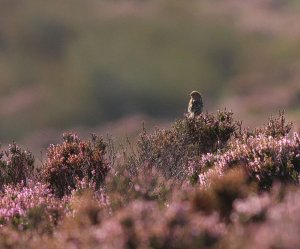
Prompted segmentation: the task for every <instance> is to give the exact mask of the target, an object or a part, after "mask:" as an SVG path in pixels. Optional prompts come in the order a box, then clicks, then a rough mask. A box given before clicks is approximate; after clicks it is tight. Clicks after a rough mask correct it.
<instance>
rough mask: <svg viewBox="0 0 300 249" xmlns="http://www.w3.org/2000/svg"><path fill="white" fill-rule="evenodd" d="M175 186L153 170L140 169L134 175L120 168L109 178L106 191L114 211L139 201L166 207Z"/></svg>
mask: <svg viewBox="0 0 300 249" xmlns="http://www.w3.org/2000/svg"><path fill="white" fill-rule="evenodd" d="M175 185H176V184H175V182H174V181H172V180H167V179H166V178H164V177H163V176H162V175H161V173H160V172H157V171H156V170H155V169H153V168H142V169H139V170H138V172H137V173H136V174H134V175H133V174H131V173H129V171H128V170H127V169H124V168H120V169H119V170H118V171H116V172H111V173H110V174H109V175H108V176H107V178H106V186H105V189H106V190H107V193H108V196H109V201H110V204H111V207H112V209H113V210H116V209H119V208H121V207H124V206H126V205H127V204H128V203H130V202H131V201H133V200H137V199H139V200H146V201H156V202H157V203H159V204H160V205H164V204H166V202H167V200H168V198H170V195H171V193H172V189H173V188H174V187H175ZM177 185H179V184H177ZM176 187H177V186H176Z"/></svg>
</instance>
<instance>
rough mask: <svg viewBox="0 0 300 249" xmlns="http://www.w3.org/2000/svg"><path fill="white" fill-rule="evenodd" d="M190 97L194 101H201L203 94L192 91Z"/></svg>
mask: <svg viewBox="0 0 300 249" xmlns="http://www.w3.org/2000/svg"><path fill="white" fill-rule="evenodd" d="M190 96H191V98H192V99H194V100H199V99H201V94H200V93H199V92H197V91H192V92H191V93H190Z"/></svg>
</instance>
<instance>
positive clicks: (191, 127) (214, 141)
mask: <svg viewBox="0 0 300 249" xmlns="http://www.w3.org/2000/svg"><path fill="white" fill-rule="evenodd" d="M232 116H233V113H232V112H228V111H226V110H225V111H219V112H218V113H217V114H216V115H213V114H210V113H204V114H201V115H199V116H197V117H195V118H189V117H185V118H184V119H182V120H178V121H177V122H175V124H174V125H173V127H172V128H171V129H169V130H159V129H156V130H155V132H154V133H153V134H148V133H147V132H146V131H145V129H144V130H143V132H142V134H141V136H140V140H139V142H138V149H139V151H138V157H139V158H138V160H137V162H138V164H139V165H140V164H143V163H145V162H147V163H149V165H153V166H154V167H156V168H157V169H158V170H160V171H161V172H162V173H163V174H164V175H165V176H166V177H167V178H170V177H175V178H178V179H184V178H185V177H186V175H187V168H186V166H187V164H188V161H189V160H190V159H191V158H194V157H197V156H199V155H200V154H201V153H206V152H215V151H216V150H218V149H220V148H223V147H224V146H225V145H226V143H227V141H228V140H229V139H230V137H231V136H232V135H233V134H234V132H235V131H236V129H237V127H238V123H237V122H236V121H234V120H233V117H232Z"/></svg>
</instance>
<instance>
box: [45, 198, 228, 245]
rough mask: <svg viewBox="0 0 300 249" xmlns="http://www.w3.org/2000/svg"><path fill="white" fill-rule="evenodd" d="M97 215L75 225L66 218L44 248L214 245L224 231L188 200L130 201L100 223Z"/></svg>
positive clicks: (215, 220)
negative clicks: (161, 202) (164, 204)
mask: <svg viewBox="0 0 300 249" xmlns="http://www.w3.org/2000/svg"><path fill="white" fill-rule="evenodd" d="M88 213H90V212H88ZM95 214H97V215H95ZM98 215H99V211H97V212H95V213H94V212H93V215H92V216H89V218H87V219H86V221H85V223H84V224H85V225H84V224H83V223H82V222H84V221H83V220H82V219H80V220H78V221H77V222H78V223H77V224H76V222H75V223H72V222H71V223H69V222H70V220H66V221H65V223H64V224H62V226H61V229H60V230H59V236H56V237H54V238H52V239H51V242H50V243H51V244H50V245H49V246H48V248H68V246H69V248H78V247H79V246H80V248H108V249H115V248H119V249H128V248H136V249H144V248H145V249H147V248H148V249H150V248H152V249H168V248H170V249H177V248H178V249H184V248H186V249H198V248H215V247H216V246H217V245H218V243H219V242H220V241H221V239H222V237H223V236H224V235H225V232H226V227H225V225H224V224H223V223H221V222H220V221H219V219H218V217H217V216H216V215H210V216H202V215H199V213H195V212H193V210H192V209H191V205H190V203H188V202H178V203H177V202H174V203H172V204H171V205H170V206H169V207H168V208H166V207H165V208H161V207H159V205H157V203H155V202H152V201H134V202H132V203H131V204H130V205H129V206H127V207H126V208H124V209H122V210H119V211H118V212H117V213H116V214H115V215H114V216H113V217H107V218H106V219H105V220H103V221H101V222H99V221H98V218H96V217H99V216H98ZM85 216H86V213H84V214H83V217H85ZM91 217H93V218H92V219H91ZM91 221H96V222H92V224H91ZM48 242H49V241H48ZM43 244H44V243H43ZM44 245H45V244H44ZM54 245H56V247H54Z"/></svg>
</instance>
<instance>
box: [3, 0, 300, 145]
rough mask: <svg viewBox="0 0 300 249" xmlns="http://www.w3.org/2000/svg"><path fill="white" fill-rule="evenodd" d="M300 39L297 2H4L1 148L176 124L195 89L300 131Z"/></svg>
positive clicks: (242, 115)
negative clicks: (282, 114) (66, 135)
mask: <svg viewBox="0 0 300 249" xmlns="http://www.w3.org/2000/svg"><path fill="white" fill-rule="evenodd" d="M299 44H300V1H298V0H251V1H240V0H218V1H217V0H215V1H212V0H191V1H180V0H151V1H150V0H149V1H148V0H135V1H134V0H131V1H129V0H119V1H118V0H109V1H105V0H84V1H81V0H72V1H67V0H52V1H40V0H31V1H22V0H0V117H1V122H0V143H1V144H6V143H8V142H11V141H13V140H15V141H17V142H18V143H22V144H25V145H26V146H27V147H28V148H29V149H32V148H33V150H37V149H38V148H40V149H42V148H45V147H47V146H48V144H49V143H50V142H55V141H57V139H60V137H61V132H62V131H66V130H75V131H78V132H82V133H88V132H92V131H93V132H110V133H112V134H113V135H114V134H116V135H117V134H118V133H122V132H123V134H126V133H128V134H130V133H131V132H132V131H135V130H136V129H139V128H140V127H141V122H142V120H148V122H149V125H150V126H151V125H153V124H155V125H159V124H162V125H167V124H168V122H171V121H173V120H175V119H176V118H180V117H182V115H183V113H184V112H185V111H186V107H187V102H188V100H189V96H188V94H189V92H190V91H191V90H199V91H200V92H202V94H203V97H204V101H205V108H206V110H208V111H215V110H217V109H219V108H221V109H223V108H224V107H227V108H228V109H232V110H233V111H234V113H235V116H236V117H237V118H238V119H242V120H243V121H244V125H249V126H251V125H256V124H262V123H263V122H266V121H267V117H268V116H269V115H270V114H277V113H278V110H282V109H285V110H286V114H287V117H288V119H289V120H292V121H294V122H295V123H296V124H297V122H298V124H299V123H300V46H299Z"/></svg>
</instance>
